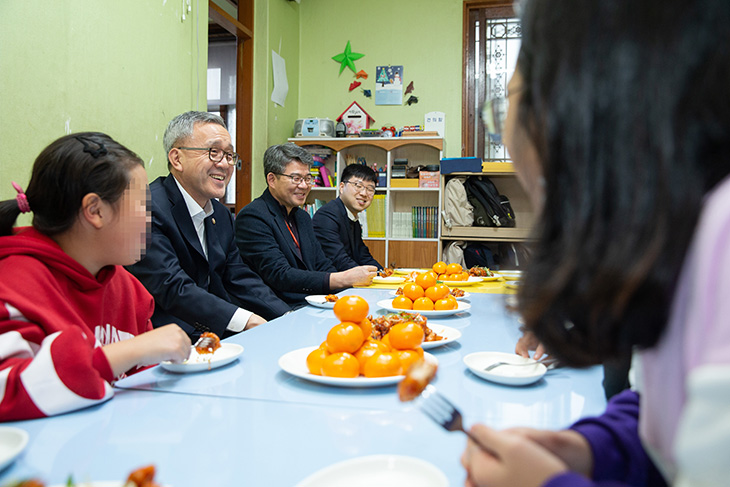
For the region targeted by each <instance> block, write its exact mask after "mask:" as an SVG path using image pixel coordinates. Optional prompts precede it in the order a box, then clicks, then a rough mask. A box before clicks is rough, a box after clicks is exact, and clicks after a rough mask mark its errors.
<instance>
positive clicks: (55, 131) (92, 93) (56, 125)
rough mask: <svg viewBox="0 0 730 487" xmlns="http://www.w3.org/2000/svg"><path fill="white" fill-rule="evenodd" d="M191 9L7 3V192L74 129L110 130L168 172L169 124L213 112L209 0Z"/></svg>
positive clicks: (165, 4)
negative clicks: (187, 114)
mask: <svg viewBox="0 0 730 487" xmlns="http://www.w3.org/2000/svg"><path fill="white" fill-rule="evenodd" d="M191 6H192V12H191V13H190V14H186V17H187V18H186V20H184V21H183V20H182V14H183V11H182V2H180V1H172V0H160V1H150V0H124V1H118V0H67V1H61V2H56V1H53V2H49V1H44V0H2V1H0V113H2V115H0V199H8V198H10V197H12V196H14V194H15V193H14V191H13V189H12V187H11V185H10V181H11V180H14V181H17V182H19V183H20V184H21V185H23V186H26V185H27V182H28V179H29V177H30V170H31V166H32V164H33V161H34V160H35V157H36V156H37V155H38V153H39V152H40V151H41V150H42V149H43V148H44V147H45V146H46V145H48V144H49V143H50V142H51V141H53V140H54V139H56V138H58V137H60V136H62V135H64V134H66V133H69V132H78V131H83V130H98V131H102V132H106V133H108V134H109V135H111V136H112V137H114V138H115V139H117V140H118V141H120V142H121V143H123V144H125V145H127V146H128V147H129V148H131V149H132V150H134V151H135V152H137V153H138V154H139V155H140V157H142V159H144V161H145V163H146V165H147V170H148V176H149V178H150V180H152V179H153V178H155V177H157V176H158V175H161V174H165V173H167V163H166V159H165V154H164V151H163V149H162V134H163V133H164V131H165V127H166V126H167V123H168V122H169V120H170V119H171V118H172V117H173V116H175V115H177V114H179V113H181V112H183V111H186V110H190V109H202V110H205V109H206V102H205V99H206V92H205V87H206V69H207V59H208V55H207V51H208V42H207V23H208V2H207V0H191ZM198 14H199V15H198ZM19 223H21V224H25V223H27V222H23V221H22V220H20V221H19Z"/></svg>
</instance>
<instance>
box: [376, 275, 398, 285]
mask: <svg viewBox="0 0 730 487" xmlns="http://www.w3.org/2000/svg"><path fill="white" fill-rule="evenodd" d="M404 282H406V278H405V277H402V276H388V277H380V276H375V277H373V283H374V284H401V283H404Z"/></svg>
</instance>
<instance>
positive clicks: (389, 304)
mask: <svg viewBox="0 0 730 487" xmlns="http://www.w3.org/2000/svg"><path fill="white" fill-rule="evenodd" d="M457 304H458V305H459V307H458V308H457V309H440V310H433V311H424V310H419V309H398V308H394V307H393V300H392V299H382V300H380V301H378V306H380V307H381V308H385V309H387V310H388V311H391V312H393V313H400V312H401V311H405V312H407V313H418V314H420V315H422V316H425V317H426V318H432V317H435V316H451V315H455V314H456V313H461V312H463V311H466V310H468V309H471V304H469V303H465V302H463V301H459V302H458V303H457Z"/></svg>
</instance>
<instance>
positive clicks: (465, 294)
mask: <svg viewBox="0 0 730 487" xmlns="http://www.w3.org/2000/svg"><path fill="white" fill-rule="evenodd" d="M396 291H397V289H394V290H392V291H391V292H390V295H391V296H398V295H397V294H396ZM469 296H471V294H469V293H467V292H464V295H463V296H459V297H458V298H456V297H455V298H456V300H457V301H461V300H462V299H468V298H469Z"/></svg>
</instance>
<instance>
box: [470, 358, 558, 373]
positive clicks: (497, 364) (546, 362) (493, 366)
mask: <svg viewBox="0 0 730 487" xmlns="http://www.w3.org/2000/svg"><path fill="white" fill-rule="evenodd" d="M556 362H557V360H555V359H548V360H536V361H535V362H525V363H521V364H513V363H511V362H494V363H493V364H490V365H488V366H486V367H484V372H489V371H490V370H494V369H496V368H497V367H501V366H502V365H512V366H515V367H519V366H522V365H537V364H543V365H544V366H545V367H548V369H550V368H552V367H551V366H553V365H555V363H556Z"/></svg>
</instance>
